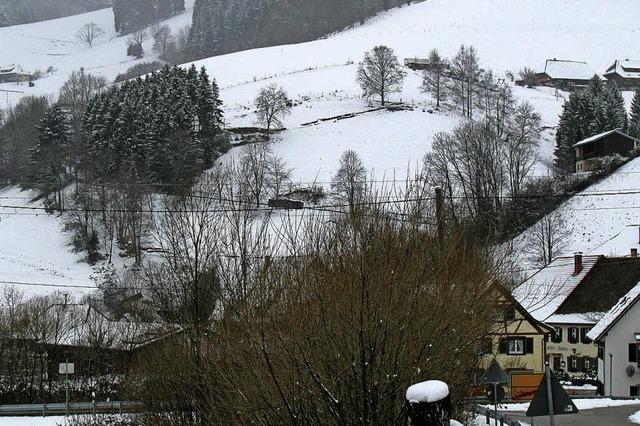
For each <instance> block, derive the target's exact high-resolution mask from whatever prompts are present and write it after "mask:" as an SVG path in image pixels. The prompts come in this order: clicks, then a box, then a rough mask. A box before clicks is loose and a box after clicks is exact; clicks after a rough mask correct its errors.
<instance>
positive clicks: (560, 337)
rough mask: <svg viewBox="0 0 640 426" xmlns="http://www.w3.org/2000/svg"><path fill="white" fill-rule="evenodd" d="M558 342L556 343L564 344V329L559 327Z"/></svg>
mask: <svg viewBox="0 0 640 426" xmlns="http://www.w3.org/2000/svg"><path fill="white" fill-rule="evenodd" d="M557 330H558V341H557V342H556V343H562V327H558V329H557Z"/></svg>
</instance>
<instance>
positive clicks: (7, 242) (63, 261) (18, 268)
mask: <svg viewBox="0 0 640 426" xmlns="http://www.w3.org/2000/svg"><path fill="white" fill-rule="evenodd" d="M33 196H34V194H33V193H32V192H30V191H20V190H18V189H16V188H5V189H0V205H2V206H15V207H18V208H4V207H0V287H2V286H4V285H7V284H8V283H9V282H20V283H29V285H17V288H18V289H19V290H21V291H23V292H24V293H25V295H32V294H43V293H50V292H53V291H55V290H60V291H63V292H66V293H69V294H74V295H79V294H83V293H86V292H87V291H89V289H84V288H79V287H84V286H94V285H95V283H93V282H92V281H91V275H92V274H93V273H94V271H93V269H92V268H91V267H90V266H89V265H88V264H86V263H81V260H82V259H81V256H80V255H76V254H74V253H71V252H70V248H69V246H68V240H69V235H68V234H66V233H64V232H63V231H62V226H63V223H62V220H61V219H60V218H59V217H57V216H53V215H48V214H46V213H45V212H44V211H42V210H39V211H35V210H24V209H21V208H20V207H25V206H27V207H41V206H42V204H41V203H34V204H31V203H30V202H29V201H30V200H31V199H32V197H33ZM35 284H43V285H35ZM56 286H57V287H56Z"/></svg>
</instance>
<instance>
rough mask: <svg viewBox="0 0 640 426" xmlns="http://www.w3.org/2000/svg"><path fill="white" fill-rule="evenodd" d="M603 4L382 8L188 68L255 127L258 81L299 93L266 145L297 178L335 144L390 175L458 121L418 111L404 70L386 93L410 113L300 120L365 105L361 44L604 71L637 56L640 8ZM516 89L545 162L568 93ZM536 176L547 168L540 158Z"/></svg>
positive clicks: (504, 1)
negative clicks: (276, 136) (463, 51)
mask: <svg viewBox="0 0 640 426" xmlns="http://www.w3.org/2000/svg"><path fill="white" fill-rule="evenodd" d="M606 5H607V4H606V3H605V1H604V0H560V1H558V0H541V1H535V2H533V1H527V0H515V1H514V0H453V1H452V0H428V1H426V2H423V3H418V4H413V5H411V6H407V7H403V8H398V9H394V10H391V11H389V12H386V13H382V14H380V15H378V16H376V17H375V18H372V19H370V20H369V21H367V22H366V23H365V24H364V25H361V26H356V27H355V28H352V29H349V30H346V31H343V32H340V33H337V34H334V35H332V36H330V37H327V38H326V39H322V40H316V41H312V42H308V43H301V44H296V45H286V46H276V47H268V48H262V49H255V50H250V51H245V52H238V53H233V54H229V55H223V56H219V57H214V58H209V59H205V60H201V61H198V62H196V65H197V66H198V67H200V66H205V67H206V68H207V69H208V70H209V72H210V74H212V75H213V76H215V77H216V79H217V80H218V83H219V84H220V86H221V87H222V89H223V90H222V92H221V93H222V98H223V100H224V102H225V105H226V107H225V110H226V113H227V115H226V119H227V124H228V125H229V126H245V125H253V124H255V115H254V114H253V113H252V111H251V110H252V108H251V106H252V105H251V103H252V100H253V99H254V98H255V96H256V94H257V92H258V91H259V90H260V88H261V87H263V86H265V85H266V84H270V83H277V84H279V85H281V86H283V87H284V88H285V90H286V91H287V92H288V93H289V96H290V97H291V98H293V99H296V100H299V101H301V105H300V106H298V107H296V108H294V110H293V113H292V115H291V116H290V117H288V119H287V120H286V121H285V125H286V127H288V128H289V129H291V130H290V131H288V132H285V133H284V134H283V135H282V137H281V138H280V140H279V141H278V142H277V143H276V145H275V151H276V153H277V154H279V155H280V156H282V157H284V158H285V159H286V160H287V161H288V162H289V164H290V166H291V167H293V168H294V176H295V178H296V179H299V180H303V181H308V180H319V181H326V180H328V179H329V178H330V176H331V175H332V174H333V172H335V169H336V167H337V163H338V157H339V155H340V153H341V152H342V151H343V150H345V149H355V150H357V151H358V152H361V154H362V156H363V157H364V160H365V163H366V166H367V167H369V168H372V169H375V170H376V176H387V177H388V176H391V175H393V174H394V173H395V174H397V173H398V172H400V173H403V171H405V170H406V168H407V165H408V164H413V165H415V164H416V163H418V162H420V161H421V159H422V157H423V156H424V154H425V153H426V152H427V151H428V150H429V148H430V144H431V140H432V139H433V136H434V135H435V133H437V132H438V131H443V130H451V129H452V128H453V127H455V125H456V124H457V122H458V121H459V120H456V119H455V118H454V117H451V116H450V115H443V114H425V113H424V112H423V110H428V109H430V108H431V100H430V98H429V96H427V95H425V94H423V93H421V91H420V89H419V87H420V78H419V75H418V74H417V73H413V72H410V73H409V77H408V78H407V80H406V82H405V84H404V88H403V91H402V92H401V93H398V94H396V95H394V96H393V97H392V99H393V100H396V101H399V100H402V101H405V102H409V103H414V104H417V105H418V106H419V108H418V109H416V110H415V111H414V112H400V113H397V112H396V113H378V114H375V115H374V117H375V120H373V119H371V118H370V116H367V117H359V118H358V119H356V120H346V121H345V122H340V123H338V124H336V123H334V122H324V123H321V124H319V125H317V126H313V128H301V127H300V125H301V124H302V123H305V122H310V121H313V120H317V119H319V118H326V117H332V116H336V115H339V114H345V113H350V112H357V111H362V110H365V109H366V104H365V103H364V102H363V101H362V100H361V99H360V98H359V96H360V89H359V87H358V85H357V84H356V83H355V74H356V69H357V65H355V63H357V62H358V61H360V60H361V58H362V57H363V52H364V51H366V50H369V49H371V48H372V47H373V46H375V45H379V44H385V45H388V46H390V47H391V48H393V49H394V50H395V52H396V54H397V55H398V56H399V58H400V60H401V61H402V60H404V58H407V57H415V56H418V57H424V56H425V55H426V54H427V53H428V51H429V50H431V49H432V48H437V49H438V50H440V52H441V53H442V54H444V55H445V56H448V57H451V56H453V55H454V54H455V52H456V51H457V49H458V48H459V47H460V45H461V44H466V45H473V46H475V47H476V48H477V50H478V53H479V56H480V59H481V65H482V66H483V67H485V68H487V69H493V70H494V71H495V72H497V73H499V74H500V75H503V74H504V73H505V72H507V71H512V72H514V73H517V71H518V70H520V69H521V68H522V67H524V66H529V67H532V68H542V67H543V66H544V62H545V60H546V59H548V58H566V59H576V60H585V61H588V62H589V63H590V64H591V65H592V67H593V68H594V69H596V70H599V71H600V72H603V71H604V70H605V68H606V67H607V66H608V65H610V63H613V61H614V60H615V59H616V58H619V57H620V58H627V57H635V56H638V57H640V46H638V45H637V43H635V42H634V41H633V40H634V34H635V33H636V26H637V25H636V22H635V18H633V16H632V15H633V14H638V13H640V4H638V3H637V2H635V1H633V0H622V1H621V3H620V4H619V5H618V7H616V8H611V7H606ZM601 22H615V23H616V24H615V26H603V25H601ZM514 90H515V94H516V96H517V97H518V98H519V99H521V100H527V101H529V102H531V103H532V104H533V105H534V106H535V107H536V109H537V110H538V111H539V112H540V113H541V115H542V117H543V121H544V123H543V124H544V126H545V127H547V128H548V130H547V131H546V132H545V134H544V141H543V143H542V146H541V149H540V157H541V160H549V159H550V158H551V157H552V155H553V137H554V131H553V127H554V126H555V125H557V121H558V115H559V114H560V112H561V108H562V103H563V101H564V99H563V97H564V96H566V94H562V93H561V94H560V97H556V96H555V93H554V92H553V91H550V90H535V89H523V88H514ZM374 121H375V122H374ZM370 153H371V154H372V155H370ZM536 173H537V174H538V175H544V174H546V173H547V171H546V168H545V167H543V166H542V162H541V165H540V166H539V167H538V168H537V169H536ZM312 178H314V179H312Z"/></svg>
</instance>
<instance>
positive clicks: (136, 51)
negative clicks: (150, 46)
mask: <svg viewBox="0 0 640 426" xmlns="http://www.w3.org/2000/svg"><path fill="white" fill-rule="evenodd" d="M127 56H134V57H136V58H138V59H140V58H142V57H143V56H144V49H143V47H142V45H141V44H135V43H134V44H130V45H128V46H127Z"/></svg>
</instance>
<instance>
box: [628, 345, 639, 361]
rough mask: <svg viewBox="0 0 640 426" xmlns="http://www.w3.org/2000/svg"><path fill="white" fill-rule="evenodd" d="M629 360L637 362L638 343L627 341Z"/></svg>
mask: <svg viewBox="0 0 640 426" xmlns="http://www.w3.org/2000/svg"><path fill="white" fill-rule="evenodd" d="M629 362H638V344H637V343H629Z"/></svg>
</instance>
